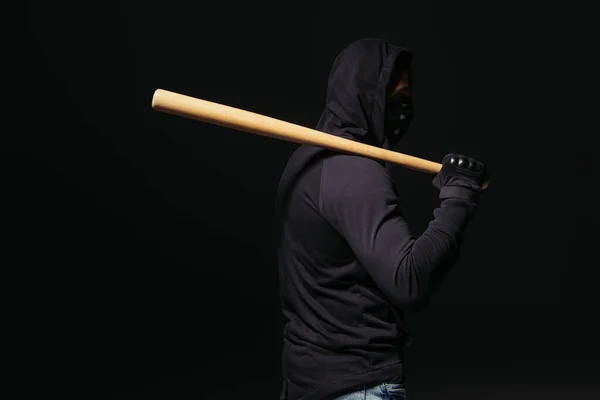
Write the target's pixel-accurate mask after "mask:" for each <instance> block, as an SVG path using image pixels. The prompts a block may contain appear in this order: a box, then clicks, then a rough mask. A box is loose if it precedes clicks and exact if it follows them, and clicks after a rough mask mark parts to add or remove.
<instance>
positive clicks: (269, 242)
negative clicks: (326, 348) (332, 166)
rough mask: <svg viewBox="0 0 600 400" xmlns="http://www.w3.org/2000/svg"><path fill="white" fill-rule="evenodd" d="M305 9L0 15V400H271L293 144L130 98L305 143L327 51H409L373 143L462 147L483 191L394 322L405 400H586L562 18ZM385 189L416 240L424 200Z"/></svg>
mask: <svg viewBox="0 0 600 400" xmlns="http://www.w3.org/2000/svg"><path fill="white" fill-rule="evenodd" d="M326 3H327V4H326ZM326 3H325V2H324V3H322V4H320V5H318V6H317V5H316V4H315V5H312V4H308V3H307V4H301V3H290V4H287V3H275V2H271V3H259V4H256V3H254V4H252V3H243V4H242V3H240V4H235V3H227V2H198V1H197V2H191V1H187V2H186V1H179V0H172V1H167V2H156V1H146V2H142V1H137V2H134V1H121V2H117V1H103V2H98V1H87V2H42V1H37V2H32V1H29V2H21V3H20V4H21V9H20V10H19V11H20V13H19V14H18V15H19V16H25V17H26V18H25V20H24V21H23V22H22V23H21V24H20V25H19V29H18V30H17V31H14V32H13V33H12V35H8V36H7V37H6V39H8V42H10V43H11V44H12V45H9V47H10V49H11V50H14V56H11V57H10V58H7V60H10V62H6V61H5V62H4V65H5V68H8V71H10V72H9V73H5V76H4V78H5V86H6V87H7V88H8V87H10V89H14V90H11V91H5V96H6V97H5V101H10V102H11V105H12V106H16V107H12V108H5V112H4V115H5V117H4V118H5V125H4V126H3V128H2V136H3V143H4V145H3V146H2V150H3V156H2V160H3V164H4V167H3V171H2V172H3V173H2V177H3V182H2V189H1V193H2V205H3V208H2V234H3V240H2V246H3V248H2V259H1V263H2V264H1V265H2V269H1V270H2V278H1V282H2V293H3V294H4V295H5V301H4V303H3V305H4V313H3V324H2V348H3V352H2V356H1V358H0V362H1V363H2V364H3V366H4V367H5V370H6V371H8V372H7V373H3V375H2V383H3V384H4V385H5V386H4V387H5V388H4V389H3V392H4V393H13V394H12V395H11V396H8V397H10V398H17V397H19V396H21V397H23V398H34V397H33V396H34V395H35V396H39V395H43V396H50V395H53V396H59V397H62V398H64V397H76V398H81V399H84V398H114V399H131V398H144V399H148V398H152V399H154V398H156V399H159V398H160V399H165V398H178V399H187V398H190V399H191V398H195V399H233V398H261V399H273V398H277V395H278V390H279V373H280V364H279V351H280V346H281V328H282V319H281V316H280V314H279V308H278V293H277V291H278V286H277V274H276V265H275V262H274V260H275V241H276V237H275V233H274V231H275V229H274V228H275V227H274V219H273V204H274V195H275V190H276V185H277V182H278V178H279V175H280V173H281V172H282V169H283V167H284V165H285V162H286V159H287V157H288V156H289V155H290V154H291V152H292V151H293V149H294V148H295V145H293V144H290V143H284V142H280V141H277V140H274V139H268V138H262V137H257V136H253V135H249V134H246V133H241V132H237V131H232V130H228V129H224V128H220V127H216V126H212V125H208V124H203V123H200V122H196V121H191V120H186V119H183V118H179V117H174V116H170V115H167V114H162V113H159V112H156V111H154V110H152V109H151V107H150V102H151V98H152V94H153V92H154V90H155V89H157V88H163V89H167V90H172V91H176V92H180V93H183V94H188V95H191V96H195V97H200V98H203V99H207V100H210V101H216V102H220V103H224V104H228V105H232V106H236V107H240V108H244V109H247V110H250V111H255V112H259V113H262V114H266V115H269V116H272V117H276V118H280V119H283V120H287V121H290V122H295V123H298V124H302V125H306V126H311V127H312V126H314V124H315V123H316V121H317V119H318V117H319V115H320V113H321V111H322V108H323V105H324V96H325V88H326V79H327V74H328V71H329V67H330V65H331V63H332V61H333V58H334V57H335V56H336V55H337V53H338V52H339V51H340V50H341V49H342V48H343V47H344V46H346V45H347V44H349V43H350V42H351V41H353V40H355V39H359V38H362V37H369V36H379V37H384V38H386V39H388V40H389V41H391V42H393V43H395V44H399V45H404V46H406V47H409V48H411V49H413V50H414V52H415V59H414V66H415V102H416V107H417V116H416V119H415V120H414V123H413V125H412V127H411V131H410V133H409V135H408V136H407V137H406V138H405V139H404V140H403V142H402V143H401V144H400V146H399V148H398V150H399V151H402V152H405V153H408V154H412V155H416V156H419V157H424V158H427V159H431V160H435V161H439V160H440V159H441V157H442V156H443V155H444V154H445V153H447V152H450V151H457V152H463V153H465V154H468V155H471V156H473V157H476V158H479V159H481V160H482V161H484V162H486V164H488V166H489V167H490V169H491V171H492V174H493V178H494V182H493V184H492V185H491V186H490V189H489V191H488V192H487V193H486V194H485V196H484V198H483V199H482V202H481V205H480V207H479V210H478V213H477V215H476V218H475V220H474V221H473V222H472V225H471V227H470V229H469V234H468V237H467V240H466V243H465V245H464V253H463V254H464V255H463V257H462V259H461V261H460V262H459V263H458V265H457V266H456V268H455V269H454V270H453V272H452V273H451V274H450V275H449V277H448V278H447V280H446V281H445V283H444V284H443V286H442V287H441V288H440V290H439V292H438V293H437V294H436V296H435V297H434V299H433V303H432V304H431V306H430V307H429V308H428V309H427V310H425V311H424V312H422V313H420V314H416V315H411V316H410V320H411V322H412V326H413V333H414V335H415V342H414V344H413V345H412V346H411V347H409V349H408V355H407V376H408V378H409V380H408V385H409V386H408V388H409V396H410V398H411V399H415V400H417V399H438V398H447V397H451V398H454V397H456V398H463V399H466V398H472V399H483V398H485V399H505V398H513V399H517V398H518V399H521V398H523V399H525V398H528V399H529V398H531V399H534V398H535V399H540V398H547V399H550V398H569V399H580V398H581V399H583V398H594V397H595V396H598V392H600V388H599V387H598V386H599V385H600V384H598V383H596V382H595V381H597V380H598V373H599V372H600V368H599V367H598V360H599V356H600V346H599V345H598V341H597V337H598V333H600V330H599V329H598V328H597V327H596V321H597V314H598V313H597V309H596V307H597V306H598V303H599V302H598V299H597V296H596V293H595V287H596V286H597V283H596V282H597V279H598V276H599V274H598V272H597V271H598V261H597V258H596V253H597V250H596V246H597V244H596V243H597V240H596V239H597V235H596V236H594V234H595V233H594V228H593V226H594V223H597V222H598V216H597V214H596V213H594V212H593V211H592V207H593V205H594V203H595V201H596V199H597V198H595V197H594V196H593V192H592V191H593V190H595V189H594V187H593V184H592V183H593V182H594V180H595V179H596V180H597V172H598V167H597V164H595V163H592V162H591V160H592V159H593V148H592V147H590V145H589V143H588V138H590V136H591V132H593V130H590V129H585V127H584V125H583V123H582V122H581V121H580V120H579V119H578V118H577V115H573V114H572V113H571V114H567V115H565V114H563V112H564V111H565V109H566V108H567V106H569V105H573V99H574V97H572V95H571V93H572V92H573V89H574V82H576V80H577V78H578V75H573V74H572V73H567V72H565V71H566V66H567V65H571V66H573V65H576V64H575V63H576V62H577V58H578V57H579V56H578V53H577V48H576V47H574V45H573V43H572V42H570V40H569V39H568V38H569V36H568V34H571V33H573V32H574V31H573V28H568V27H566V24H565V23H566V22H568V23H570V24H571V25H575V26H579V28H578V29H580V31H583V30H585V28H584V27H585V24H584V22H583V21H584V20H585V18H586V13H587V12H586V11H585V10H583V11H582V10H577V9H575V8H574V5H573V8H571V9H569V10H568V11H569V12H567V11H566V10H564V9H558V8H556V9H550V8H548V7H549V6H548V5H545V6H544V7H541V6H540V7H537V8H536V7H534V6H525V5H524V3H519V2H496V1H494V2H441V1H440V2H433V1H418V2H417V1H410V2H402V1H395V2H390V3H382V2H373V1H368V2H356V4H354V5H353V4H351V3H339V4H335V5H331V4H329V2H326ZM15 15H17V14H15ZM567 15H568V18H567ZM558 22H561V23H558ZM582 27H583V28H582ZM17 39H18V41H17ZM567 49H568V50H567ZM577 71H579V73H582V71H581V70H577ZM575 89H577V87H575ZM578 101H582V100H578ZM575 105H576V106H577V104H575ZM566 116H568V117H569V118H565V117H566ZM13 122H14V123H13ZM11 124H12V125H11ZM394 174H395V178H396V179H397V182H398V185H399V188H400V191H401V193H402V202H403V209H404V212H405V214H406V215H407V218H408V219H409V222H410V223H411V225H412V226H413V229H414V231H415V234H419V233H420V232H421V231H422V230H423V229H424V228H425V226H426V225H427V223H428V222H429V220H430V218H431V215H432V214H431V212H432V207H434V206H435V205H436V203H435V198H436V192H435V190H434V189H433V188H432V186H431V182H430V179H429V177H427V176H425V175H423V174H420V173H416V172H410V171H407V170H402V169H400V168H397V169H396V170H395V171H394ZM594 391H596V393H594ZM3 397H4V396H3ZM8 397H6V398H8ZM36 398H37V397H36ZM596 398H598V397H596Z"/></svg>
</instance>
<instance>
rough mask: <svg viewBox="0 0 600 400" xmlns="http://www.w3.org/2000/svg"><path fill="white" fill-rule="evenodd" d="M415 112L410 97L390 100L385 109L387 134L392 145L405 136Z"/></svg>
mask: <svg viewBox="0 0 600 400" xmlns="http://www.w3.org/2000/svg"><path fill="white" fill-rule="evenodd" d="M413 114H414V109H413V104H412V100H411V99H410V98H400V99H396V100H395V101H392V102H388V104H387V106H386V109H385V136H386V137H387V140H388V142H389V143H390V146H392V147H393V146H395V145H396V143H398V141H399V140H400V139H401V138H402V136H404V134H405V133H406V131H407V130H408V127H409V125H410V122H411V121H412V118H413Z"/></svg>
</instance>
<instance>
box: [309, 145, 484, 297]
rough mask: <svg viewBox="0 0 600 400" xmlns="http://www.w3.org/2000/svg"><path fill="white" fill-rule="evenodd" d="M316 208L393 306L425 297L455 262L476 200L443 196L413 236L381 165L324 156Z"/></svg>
mask: <svg viewBox="0 0 600 400" xmlns="http://www.w3.org/2000/svg"><path fill="white" fill-rule="evenodd" d="M321 179H322V180H321V197H320V204H319V207H320V208H321V213H322V215H323V217H324V218H325V219H326V220H327V221H328V222H329V224H331V225H332V226H333V227H334V229H336V230H337V232H338V233H339V234H340V235H341V236H342V237H344V238H345V240H346V241H347V243H348V245H349V246H350V248H351V249H352V250H353V252H354V253H355V255H356V257H357V258H358V261H359V262H360V263H361V265H362V266H363V267H364V268H365V269H366V271H367V272H368V273H369V275H370V276H371V277H372V278H373V280H374V281H375V283H376V284H377V285H378V286H379V288H380V289H381V290H382V291H383V292H384V293H385V294H386V295H387V296H388V297H389V298H390V299H391V301H392V302H393V303H394V304H395V305H396V306H397V307H406V306H414V305H417V304H420V303H422V302H423V301H424V300H426V299H427V298H428V297H429V296H430V295H431V294H432V291H433V290H435V287H436V286H437V285H438V284H439V282H440V280H441V279H442V278H443V276H445V274H446V272H447V270H448V269H449V268H450V267H451V265H452V264H454V262H455V261H456V259H457V258H458V254H459V247H460V244H461V242H462V236H463V233H464V231H465V229H466V227H467V224H468V222H469V220H470V219H471V217H472V215H473V212H474V210H475V207H476V204H475V203H473V202H471V201H468V200H464V199H454V198H449V199H444V200H443V201H442V202H441V203H440V205H439V207H438V208H436V209H435V210H434V212H433V216H434V218H433V220H432V221H431V222H430V223H429V225H428V227H427V229H426V230H425V231H424V232H423V234H422V235H421V236H419V237H416V238H415V237H414V236H413V235H412V233H411V231H410V229H409V227H408V225H407V222H406V220H405V219H404V218H403V216H402V213H401V211H400V208H399V204H398V203H399V202H398V196H397V192H396V189H395V185H394V182H393V181H392V179H391V176H390V175H389V173H388V171H387V170H386V168H385V167H383V166H382V165H381V164H379V163H378V162H376V161H374V160H370V159H367V158H362V157H356V156H350V155H336V156H333V157H331V158H329V159H327V160H325V162H324V165H323V174H322V176H321Z"/></svg>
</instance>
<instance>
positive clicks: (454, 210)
mask: <svg viewBox="0 0 600 400" xmlns="http://www.w3.org/2000/svg"><path fill="white" fill-rule="evenodd" d="M475 207H476V204H475V203H474V202H472V201H469V200H464V199H445V200H443V201H442V203H441V204H440V207H438V208H437V209H436V210H435V211H434V219H433V221H431V223H430V224H429V226H428V228H427V229H426V230H425V232H423V234H422V235H421V236H420V237H418V238H417V239H415V240H414V241H413V243H412V245H411V246H410V248H409V249H408V250H407V251H406V252H405V253H404V255H403V257H402V259H401V260H400V261H399V263H398V265H397V268H396V271H395V273H394V277H393V280H394V291H395V292H396V293H397V297H396V302H397V303H399V305H410V304H412V303H414V302H417V301H419V300H421V299H423V298H425V297H428V296H429V295H431V294H433V292H434V291H435V289H437V287H438V286H439V284H440V283H441V281H442V280H443V278H444V277H445V276H446V274H447V272H448V270H449V269H450V268H451V267H452V266H453V265H454V264H455V262H456V260H457V259H458V256H459V253H460V246H461V243H462V239H463V236H464V232H465V230H466V228H467V225H468V223H469V221H470V220H471V218H472V216H473V213H474V211H475Z"/></svg>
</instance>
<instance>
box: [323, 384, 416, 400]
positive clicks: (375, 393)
mask: <svg viewBox="0 0 600 400" xmlns="http://www.w3.org/2000/svg"><path fill="white" fill-rule="evenodd" d="M333 400H406V388H405V387H404V383H381V384H379V385H375V386H370V387H365V388H363V389H361V390H358V391H355V392H352V393H347V394H345V395H343V396H340V397H336V398H335V399H333Z"/></svg>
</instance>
